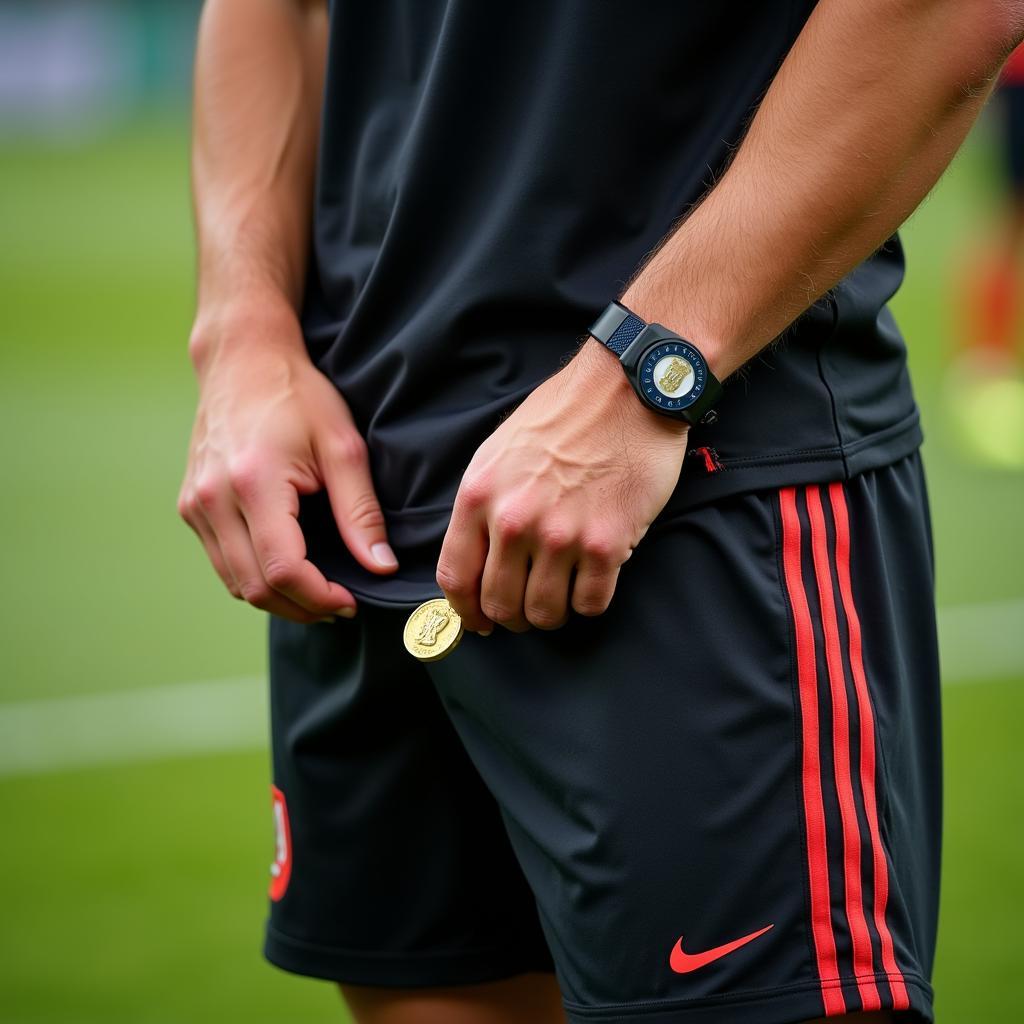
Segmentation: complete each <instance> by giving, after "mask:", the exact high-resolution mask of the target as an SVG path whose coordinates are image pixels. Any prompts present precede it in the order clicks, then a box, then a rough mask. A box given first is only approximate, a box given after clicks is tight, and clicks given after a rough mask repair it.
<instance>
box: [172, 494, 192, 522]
mask: <svg viewBox="0 0 1024 1024" xmlns="http://www.w3.org/2000/svg"><path fill="white" fill-rule="evenodd" d="M176 507H177V510H178V517H179V518H181V519H184V520H185V522H186V523H188V522H189V520H190V519H191V518H192V515H193V513H194V511H195V508H194V505H193V500H192V495H191V494H186V493H184V492H183V493H181V494H179V495H178V501H177V504H176Z"/></svg>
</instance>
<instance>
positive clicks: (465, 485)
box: [459, 473, 491, 509]
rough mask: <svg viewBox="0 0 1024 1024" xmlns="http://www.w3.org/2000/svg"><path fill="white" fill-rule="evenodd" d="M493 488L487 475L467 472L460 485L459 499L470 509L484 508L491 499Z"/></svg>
mask: <svg viewBox="0 0 1024 1024" xmlns="http://www.w3.org/2000/svg"><path fill="white" fill-rule="evenodd" d="M490 496H491V488H490V483H489V482H488V480H487V479H486V477H484V476H482V475H480V474H469V473H467V474H466V475H465V476H464V477H463V478H462V483H461V484H460V486H459V501H460V502H462V504H463V505H465V506H466V507H467V508H469V509H479V508H483V506H484V505H486V504H487V502H488V501H489V500H490Z"/></svg>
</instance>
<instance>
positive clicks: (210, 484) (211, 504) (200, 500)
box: [194, 476, 220, 512]
mask: <svg viewBox="0 0 1024 1024" xmlns="http://www.w3.org/2000/svg"><path fill="white" fill-rule="evenodd" d="M219 498H220V484H219V483H218V481H217V480H215V479H214V478H213V477H212V476H207V477H203V478H202V479H201V480H197V481H196V487H195V492H194V499H195V504H196V505H197V506H198V507H199V508H200V509H202V510H203V511H206V512H209V511H210V510H211V509H213V508H215V507H216V505H217V503H218V500H219Z"/></svg>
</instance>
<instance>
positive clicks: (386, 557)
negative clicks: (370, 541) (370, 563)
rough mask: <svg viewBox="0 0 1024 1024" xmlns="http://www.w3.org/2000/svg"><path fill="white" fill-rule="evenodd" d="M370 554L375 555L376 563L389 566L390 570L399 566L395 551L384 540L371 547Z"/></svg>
mask: <svg viewBox="0 0 1024 1024" xmlns="http://www.w3.org/2000/svg"><path fill="white" fill-rule="evenodd" d="M370 554H371V555H373V558H374V561H375V562H376V563H377V564H378V565H383V566H387V568H389V569H390V568H391V567H392V566H393V565H398V559H397V558H395V553H394V551H392V550H391V547H390V546H389V545H388V544H386V543H385V542H384V541H382V540H379V541H377V543H376V544H374V545H372V546H371V547H370Z"/></svg>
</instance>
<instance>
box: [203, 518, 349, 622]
mask: <svg viewBox="0 0 1024 1024" xmlns="http://www.w3.org/2000/svg"><path fill="white" fill-rule="evenodd" d="M216 531H217V540H218V542H219V543H220V548H221V551H222V552H223V553H224V561H225V563H226V564H227V567H228V570H229V571H230V573H231V575H232V576H233V577H234V578H235V581H236V582H237V586H238V592H239V594H240V596H241V598H242V600H243V601H247V602H248V603H249V604H251V605H253V606H254V607H256V608H262V609H263V610H264V611H267V612H270V613H271V614H273V615H280V616H283V617H284V618H286V619H291V620H292V621H294V622H316V621H317V620H318V619H323V618H326V617H327V616H329V615H331V614H332V612H331V611H329V610H328V609H326V608H324V609H321V610H319V611H316V612H314V611H310V610H309V609H307V608H303V607H302V605H300V604H298V603H296V602H295V601H293V600H292V599H291V598H289V597H287V596H285V595H284V594H282V593H279V592H278V591H277V590H275V589H274V587H273V586H272V585H271V584H270V583H269V582H268V581H267V578H266V577H265V576H264V574H263V571H262V569H261V566H260V562H259V559H258V558H257V556H256V552H255V549H254V548H253V545H252V541H251V539H250V536H249V528H248V525H247V523H246V521H245V519H244V518H243V517H242V515H241V513H240V512H239V511H238V510H237V509H229V510H225V511H224V512H223V513H222V514H221V515H219V516H218V517H217V527H216Z"/></svg>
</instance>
